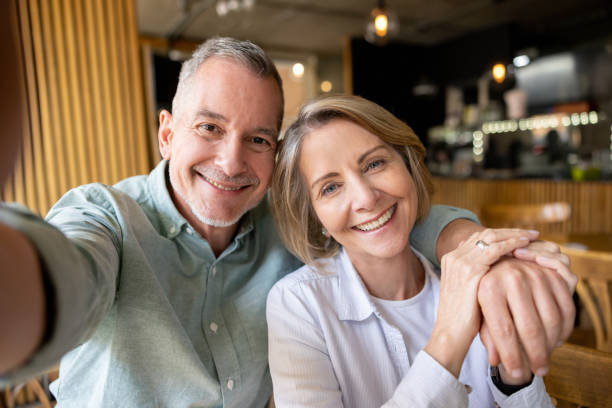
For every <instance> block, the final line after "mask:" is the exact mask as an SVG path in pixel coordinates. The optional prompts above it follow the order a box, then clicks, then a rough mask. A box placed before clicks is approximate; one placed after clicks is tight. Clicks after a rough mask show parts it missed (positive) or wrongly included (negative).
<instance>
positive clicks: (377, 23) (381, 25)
mask: <svg viewBox="0 0 612 408" xmlns="http://www.w3.org/2000/svg"><path fill="white" fill-rule="evenodd" d="M388 23H389V20H388V19H387V15H386V14H379V15H377V16H376V18H375V19H374V27H375V28H376V35H377V36H379V37H384V36H386V35H387V27H388V26H389V24H388Z"/></svg>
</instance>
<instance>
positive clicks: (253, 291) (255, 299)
mask: <svg viewBox="0 0 612 408" xmlns="http://www.w3.org/2000/svg"><path fill="white" fill-rule="evenodd" d="M267 296H268V288H266V287H265V285H261V286H253V287H252V288H249V289H248V290H247V291H245V292H243V293H241V294H240V295H239V296H237V297H236V298H235V299H234V302H233V303H234V307H235V308H236V313H237V314H238V320H239V321H240V325H241V326H242V328H243V330H244V332H245V334H246V338H247V342H248V345H249V349H250V354H251V356H250V357H251V360H252V361H254V362H255V361H262V360H267V359H268V326H267V324H266V298H267Z"/></svg>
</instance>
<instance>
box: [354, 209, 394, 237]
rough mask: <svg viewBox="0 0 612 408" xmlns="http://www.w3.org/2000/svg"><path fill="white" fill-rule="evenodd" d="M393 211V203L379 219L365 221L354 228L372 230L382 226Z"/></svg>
mask: <svg viewBox="0 0 612 408" xmlns="http://www.w3.org/2000/svg"><path fill="white" fill-rule="evenodd" d="M394 212H395V205H394V206H393V207H391V208H389V209H388V210H387V212H385V213H384V214H383V215H381V216H380V218H379V219H377V220H374V221H370V222H366V223H365V224H360V225H355V228H357V229H358V230H361V231H372V230H375V229H377V228H380V227H382V226H383V225H385V224H386V223H387V221H389V219H391V216H392V215H393V213H394Z"/></svg>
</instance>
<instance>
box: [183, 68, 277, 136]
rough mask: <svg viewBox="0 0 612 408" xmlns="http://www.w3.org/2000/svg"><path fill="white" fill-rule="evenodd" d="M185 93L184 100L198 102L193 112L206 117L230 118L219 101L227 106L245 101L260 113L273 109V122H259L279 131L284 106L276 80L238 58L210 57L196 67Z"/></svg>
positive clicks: (246, 104)
mask: <svg viewBox="0 0 612 408" xmlns="http://www.w3.org/2000/svg"><path fill="white" fill-rule="evenodd" d="M271 88H272V89H274V90H271ZM188 93H189V94H190V95H189V96H188V97H187V98H186V102H187V103H195V104H197V105H198V106H193V105H192V106H193V108H194V110H193V111H192V112H193V114H195V115H201V114H202V113H205V114H208V116H209V117H213V116H215V117H220V116H221V117H222V118H221V119H228V118H229V119H232V118H231V115H228V112H225V111H224V109H223V107H222V106H221V105H220V103H224V104H225V105H226V107H228V108H232V107H234V105H239V104H240V103H244V106H245V107H249V108H251V107H252V108H253V109H254V110H257V111H258V114H259V115H263V114H264V113H266V111H267V110H269V109H273V110H274V112H273V116H274V119H273V123H271V124H267V123H259V126H260V127H265V128H271V129H273V130H274V132H275V134H278V132H279V131H280V124H281V123H280V122H281V118H282V114H283V106H282V94H281V91H280V89H279V86H278V83H277V82H276V80H275V79H274V78H273V77H272V76H267V77H259V76H257V75H255V74H254V73H253V72H252V71H251V70H250V69H249V68H248V67H246V66H245V65H244V64H243V63H242V62H240V61H236V60H234V59H231V58H223V57H211V58H209V59H208V60H206V61H205V62H204V63H203V64H202V65H200V67H199V68H198V70H197V71H196V73H195V75H194V76H193V78H192V83H191V84H190V86H189V87H188ZM241 96H242V98H241ZM260 119H261V118H260ZM264 125H265V126H264Z"/></svg>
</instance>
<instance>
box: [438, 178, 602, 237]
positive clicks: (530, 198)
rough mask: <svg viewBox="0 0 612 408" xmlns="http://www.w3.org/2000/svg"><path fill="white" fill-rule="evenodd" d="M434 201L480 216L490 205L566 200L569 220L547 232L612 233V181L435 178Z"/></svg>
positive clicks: (545, 228) (550, 228)
mask: <svg viewBox="0 0 612 408" xmlns="http://www.w3.org/2000/svg"><path fill="white" fill-rule="evenodd" d="M434 187H435V191H436V192H435V194H434V196H433V203H434V204H448V205H454V206H457V207H463V208H467V209H469V210H471V211H473V212H475V213H476V214H477V215H480V209H481V208H482V207H483V206H484V205H487V204H519V203H521V204H525V203H544V202H552V201H566V202H568V203H569V204H570V205H571V207H572V214H571V217H570V220H569V221H568V222H564V223H562V224H558V225H553V226H547V227H544V228H542V232H546V233H561V234H569V233H612V183H610V182H573V181H553V180H476V179H467V180H455V179H444V178H434Z"/></svg>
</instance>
